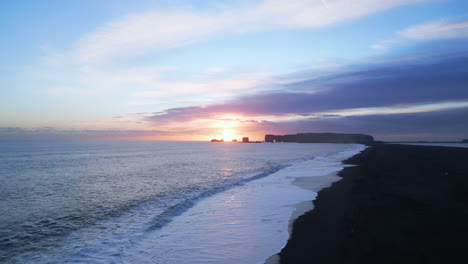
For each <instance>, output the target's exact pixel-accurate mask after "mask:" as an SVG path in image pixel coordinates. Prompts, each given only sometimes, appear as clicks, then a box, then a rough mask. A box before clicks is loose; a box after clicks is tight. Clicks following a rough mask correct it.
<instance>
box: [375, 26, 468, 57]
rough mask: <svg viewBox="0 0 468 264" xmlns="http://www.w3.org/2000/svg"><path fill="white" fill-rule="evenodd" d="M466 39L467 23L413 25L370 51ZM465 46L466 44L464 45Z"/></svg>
mask: <svg viewBox="0 0 468 264" xmlns="http://www.w3.org/2000/svg"><path fill="white" fill-rule="evenodd" d="M466 38H468V21H461V22H452V23H451V22H448V21H445V20H439V21H432V22H428V23H423V24H418V25H414V26H411V27H408V28H405V29H403V30H401V31H399V32H397V36H395V37H392V38H389V39H385V40H381V41H378V42H377V43H375V44H373V45H371V48H372V49H376V50H387V49H388V48H389V47H390V46H392V45H395V44H398V43H402V42H405V41H408V40H409V41H431V40H456V39H466ZM465 45H466V44H465Z"/></svg>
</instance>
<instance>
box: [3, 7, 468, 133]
mask: <svg viewBox="0 0 468 264" xmlns="http://www.w3.org/2000/svg"><path fill="white" fill-rule="evenodd" d="M0 5H1V8H0V14H1V15H0V36H1V41H0V58H1V60H0V140H23V139H24V140H210V139H212V138H217V139H221V138H223V139H225V140H231V139H234V138H236V139H239V140H240V139H241V138H242V137H244V136H248V137H250V138H251V139H252V140H263V138H264V135H265V134H291V133H292V134H294V133H303V132H337V133H365V134H370V135H373V136H374V138H376V139H378V140H385V141H401V140H455V141H458V140H462V139H465V138H468V1H466V0H391V1H376V0H294V1H280V0H251V1H247V0H239V1H221V0H204V1H203V0H193V1H188V0H187V1H182V0H172V1H169V0H164V1H163V0H159V1H157V0H140V1H128V0H101V1H94V0H69V1H61V0H41V1H32V0H28V1H26V0H17V1H3V2H2V3H1V4H0Z"/></svg>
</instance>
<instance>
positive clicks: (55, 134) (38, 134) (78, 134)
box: [0, 127, 170, 140]
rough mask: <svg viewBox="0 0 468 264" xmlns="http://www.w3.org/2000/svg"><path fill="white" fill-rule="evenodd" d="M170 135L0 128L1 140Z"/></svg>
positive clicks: (140, 137)
mask: <svg viewBox="0 0 468 264" xmlns="http://www.w3.org/2000/svg"><path fill="white" fill-rule="evenodd" d="M168 134H170V132H167V131H161V130H155V129H152V130H124V129H107V130H104V129H101V130H80V129H59V128H54V127H40V128H32V129H27V128H20V127H0V140H116V139H128V140H131V139H133V140H138V139H142V140H144V139H157V138H158V137H164V136H167V135H168Z"/></svg>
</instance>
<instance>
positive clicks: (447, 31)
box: [398, 21, 468, 40]
mask: <svg viewBox="0 0 468 264" xmlns="http://www.w3.org/2000/svg"><path fill="white" fill-rule="evenodd" d="M398 34H399V35H400V36H402V37H404V38H407V39H414V40H432V39H456V38H468V21H463V22H458V23H450V22H447V21H436V22H430V23H425V24H421V25H416V26H413V27H410V28H407V29H405V30H402V31H400V32H399V33H398Z"/></svg>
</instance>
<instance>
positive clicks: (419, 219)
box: [279, 144, 468, 264]
mask: <svg viewBox="0 0 468 264" xmlns="http://www.w3.org/2000/svg"><path fill="white" fill-rule="evenodd" d="M467 162H468V149H464V148H450V147H432V146H411V145H396V144H391V145H387V144H381V145H375V146H372V147H369V148H367V149H366V150H364V151H363V152H361V153H359V154H357V155H355V156H353V157H351V158H349V159H347V160H345V161H344V162H343V163H344V164H349V165H357V166H346V167H345V168H344V169H342V170H341V171H340V172H338V175H339V176H340V177H341V180H339V181H336V182H334V183H333V184H332V186H331V188H324V189H322V190H321V191H319V195H318V197H317V198H316V199H315V200H314V201H313V204H314V210H311V211H309V212H307V213H305V214H303V215H302V216H300V217H299V218H298V219H297V220H296V221H295V222H294V225H293V226H294V228H293V232H292V234H291V236H290V238H289V240H288V243H287V245H286V246H285V247H284V248H283V249H282V251H281V252H280V253H279V256H280V263H282V264H287V263H466V261H467V260H468V238H466V237H467V235H468V226H467V225H466V224H465V223H467V222H468V206H467V205H468V198H467V197H468V195H467V194H468V165H467Z"/></svg>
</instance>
